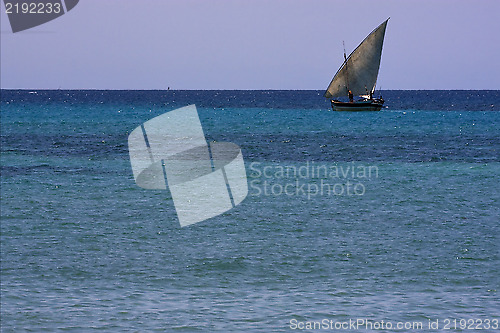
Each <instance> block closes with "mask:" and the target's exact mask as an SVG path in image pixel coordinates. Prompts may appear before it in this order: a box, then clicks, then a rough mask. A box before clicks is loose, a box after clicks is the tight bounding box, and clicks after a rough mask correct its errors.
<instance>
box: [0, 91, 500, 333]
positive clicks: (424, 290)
mask: <svg viewBox="0 0 500 333" xmlns="http://www.w3.org/2000/svg"><path fill="white" fill-rule="evenodd" d="M321 94H322V92H318V91H201V92H196V91H31V92H30V91H10V90H9V91H6V90H2V91H1V154H2V155H1V177H2V178H1V181H2V183H1V184H2V187H1V199H2V200H1V309H0V311H1V323H0V325H1V328H2V332H3V331H5V332H18V331H34V332H40V331H55V330H65V331H75V332H87V331H91V330H100V331H113V332H123V331H132V332H136V331H154V330H158V331H167V332H170V331H181V332H196V331H206V332H213V331H221V332H242V331H256V332H282V331H289V330H291V329H292V328H294V327H297V328H298V325H307V323H309V324H311V325H312V323H313V322H322V321H323V320H327V321H332V322H336V323H341V322H346V321H349V320H350V319H351V320H357V319H361V318H364V319H366V320H368V321H371V323H372V324H373V323H380V321H382V320H383V321H385V322H391V323H393V325H396V323H398V322H400V323H422V325H423V326H422V327H423V329H421V330H418V331H437V330H431V329H429V327H428V323H429V320H431V321H432V322H435V321H436V320H439V330H443V329H444V328H445V324H446V323H448V324H449V326H448V328H451V329H452V330H451V331H457V330H460V329H461V328H463V327H460V320H461V319H463V320H471V319H474V320H480V321H481V325H482V326H481V327H482V328H483V331H494V330H493V328H494V321H495V319H496V320H497V321H498V319H499V317H500V295H499V289H500V247H499V245H498V244H499V243H500V239H499V238H500V237H499V236H500V223H499V222H500V192H499V190H498V189H499V177H500V112H498V111H500V91H383V92H382V95H383V97H384V99H385V100H386V105H387V108H384V109H383V110H382V111H380V112H363V113H343V112H333V111H331V109H330V106H329V103H328V101H325V100H324V98H322V96H321ZM189 104H196V105H197V107H198V113H199V116H200V119H201V123H202V126H203V130H204V132H205V135H206V137H207V140H209V141H229V142H234V143H236V144H238V145H239V146H240V147H241V149H242V153H243V157H244V160H245V164H246V168H247V177H248V183H249V194H248V196H247V198H246V199H245V200H244V201H243V202H242V203H241V204H240V205H238V206H237V207H235V208H233V209H232V210H230V211H228V212H226V213H224V214H223V215H220V216H218V217H215V218H212V219H209V220H207V221H204V222H201V223H198V224H195V225H192V226H190V227H186V228H180V227H179V222H178V219H177V215H176V213H175V209H174V206H173V202H172V199H171V195H170V193H169V191H168V190H167V191H159V190H144V189H141V188H139V187H138V186H137V185H136V184H135V182H134V178H133V175H132V170H131V166H130V162H129V155H128V146H127V137H128V134H130V132H131V131H132V130H133V129H135V128H136V127H137V126H140V124H142V123H143V122H145V121H147V120H149V119H151V118H153V117H155V116H158V115H160V114H163V113H165V112H167V111H170V110H173V109H175V108H177V107H182V106H185V105H189ZM300 168H302V169H301V170H303V171H305V172H306V173H303V174H293V172H289V173H280V171H283V170H299V169H300ZM353 169H355V170H356V173H354V174H353V173H350V172H347V173H345V174H342V170H343V171H346V170H349V171H352V170H353ZM318 170H328V173H316V174H313V171H318ZM333 170H337V171H338V170H341V171H340V174H334V173H333ZM367 170H372V171H373V172H372V173H371V174H364V175H363V174H358V173H357V172H358V171H367ZM324 184H327V185H328V186H326V187H325V185H324ZM287 185H288V187H287ZM322 185H323V186H322ZM285 189H288V191H287V190H285ZM333 189H335V190H333ZM341 190H342V192H341ZM455 319H456V320H457V321H456V325H457V329H454V327H453V320H455ZM446 320H448V322H447V321H446ZM487 320H489V323H490V326H489V327H486V323H487ZM478 323H479V321H477V322H475V326H477V325H478ZM466 324H467V322H466ZM294 325H297V326H294ZM466 326H467V325H466ZM304 327H305V326H304ZM465 328H467V327H465ZM372 330H375V328H373V327H372V329H370V327H368V328H366V327H364V326H363V327H358V328H357V331H372ZM377 331H396V329H394V328H393V329H392V330H389V329H379V330H377ZM399 331H405V330H399ZM406 331H408V330H406ZM415 331H416V330H415ZM497 331H498V330H497Z"/></svg>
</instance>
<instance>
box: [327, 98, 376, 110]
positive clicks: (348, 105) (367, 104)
mask: <svg viewBox="0 0 500 333" xmlns="http://www.w3.org/2000/svg"><path fill="white" fill-rule="evenodd" d="M383 105H384V100H383V99H382V98H380V99H368V100H363V101H356V102H341V101H337V100H332V109H333V111H380V109H382V106H383Z"/></svg>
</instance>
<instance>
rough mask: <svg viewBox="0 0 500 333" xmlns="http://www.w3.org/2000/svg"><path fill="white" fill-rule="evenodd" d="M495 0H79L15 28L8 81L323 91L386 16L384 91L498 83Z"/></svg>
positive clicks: (6, 48) (8, 35)
mask: <svg viewBox="0 0 500 333" xmlns="http://www.w3.org/2000/svg"><path fill="white" fill-rule="evenodd" d="M498 13H500V0H349V1H345V0H342V1H337V0H81V1H80V2H79V3H78V5H77V6H76V7H75V8H73V9H72V10H71V11H70V12H68V13H66V14H65V15H63V16H61V17H59V18H57V19H55V20H53V21H50V22H48V23H46V24H43V25H40V26H38V27H35V28H32V29H29V30H26V31H23V32H18V33H15V34H14V33H12V30H11V28H10V25H9V22H8V19H7V15H6V14H5V6H4V5H3V4H2V5H1V16H0V19H1V34H0V38H1V49H0V51H1V54H0V56H1V57H0V65H1V68H0V70H1V72H0V86H1V88H3V89H167V88H168V87H170V88H171V89H196V90H198V89H199V90H210V89H285V90H288V89H292V90H293V89H297V90H309V89H312V90H324V89H326V87H327V86H328V84H329V83H330V80H331V79H332V77H333V75H334V74H335V73H336V71H337V69H338V68H339V67H340V65H341V64H342V62H343V46H342V43H343V41H344V42H345V47H346V51H347V53H350V52H351V51H352V50H353V49H354V48H355V47H356V46H357V45H358V44H359V43H360V42H361V41H362V40H363V39H364V38H365V37H366V36H367V35H368V34H369V33H370V32H371V31H372V30H373V29H374V28H376V27H377V26H378V25H379V24H380V23H382V22H383V21H384V20H386V19H387V18H388V17H390V20H389V23H388V25H387V31H386V36H385V41H384V48H383V52H382V62H381V67H380V73H379V78H378V82H377V83H378V88H380V89H500V16H499V14H498Z"/></svg>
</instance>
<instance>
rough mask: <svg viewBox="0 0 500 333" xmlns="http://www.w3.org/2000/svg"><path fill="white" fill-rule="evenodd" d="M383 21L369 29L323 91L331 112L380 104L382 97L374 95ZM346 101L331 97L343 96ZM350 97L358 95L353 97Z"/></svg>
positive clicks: (380, 52) (378, 106)
mask: <svg viewBox="0 0 500 333" xmlns="http://www.w3.org/2000/svg"><path fill="white" fill-rule="evenodd" d="M387 21H389V19H387V20H385V21H384V22H383V23H382V24H381V25H379V26H378V27H377V28H375V30H373V31H372V32H371V33H370V34H369V35H368V36H367V37H366V38H365V39H364V40H363V41H362V42H361V44H359V46H358V47H357V48H356V49H355V50H354V51H352V53H351V54H350V55H349V57H346V53H345V48H344V63H343V64H342V66H341V67H340V68H339V70H338V71H337V73H336V74H335V76H334V77H333V79H332V82H330V85H329V86H328V88H327V89H326V91H325V94H324V96H325V98H328V99H331V103H332V109H333V110H334V111H379V110H380V109H381V108H382V106H383V105H384V99H383V98H382V97H379V98H374V97H373V93H374V92H375V85H376V83H377V76H378V71H379V68H380V58H381V56H382V45H383V43H384V36H385V28H386V26H387ZM346 96H347V98H348V99H349V100H348V101H341V100H338V99H334V98H339V97H346ZM354 96H359V97H360V98H358V100H356V101H355V100H354Z"/></svg>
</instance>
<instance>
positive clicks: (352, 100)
mask: <svg viewBox="0 0 500 333" xmlns="http://www.w3.org/2000/svg"><path fill="white" fill-rule="evenodd" d="M349 102H351V103H352V102H354V96H353V95H352V91H350V90H349Z"/></svg>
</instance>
